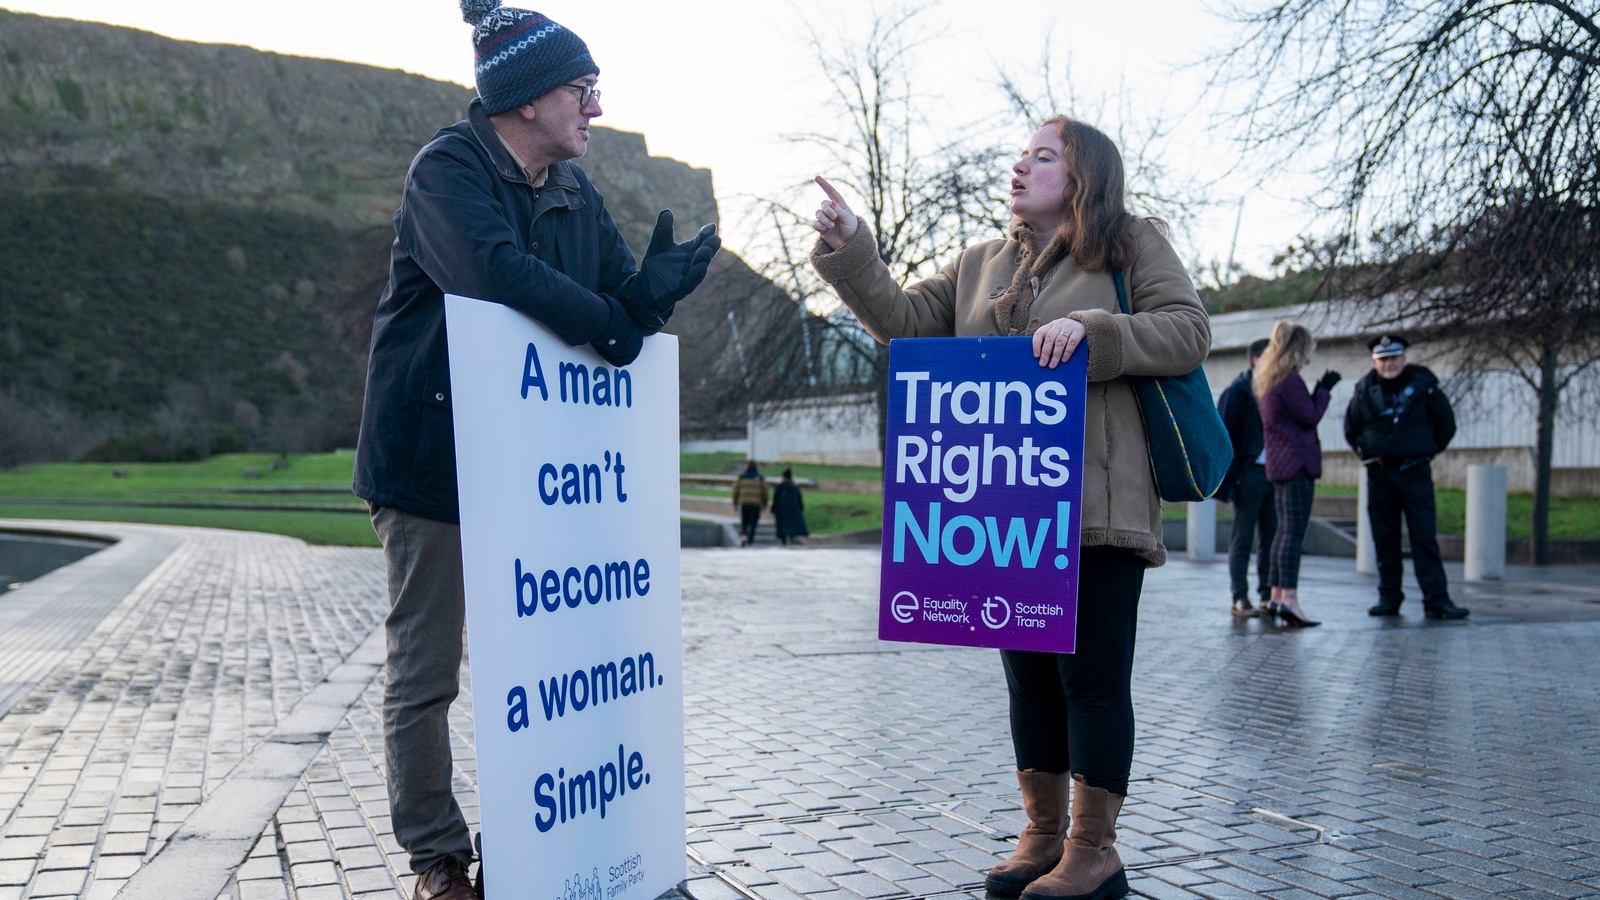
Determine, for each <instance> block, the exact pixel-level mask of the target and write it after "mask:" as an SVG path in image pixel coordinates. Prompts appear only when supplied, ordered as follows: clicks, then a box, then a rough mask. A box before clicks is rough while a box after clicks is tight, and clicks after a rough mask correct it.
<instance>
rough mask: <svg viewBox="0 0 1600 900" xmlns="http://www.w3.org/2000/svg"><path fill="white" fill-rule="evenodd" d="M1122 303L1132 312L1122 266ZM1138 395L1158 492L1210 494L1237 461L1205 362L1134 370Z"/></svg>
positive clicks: (1185, 497) (1179, 496) (1117, 278)
mask: <svg viewBox="0 0 1600 900" xmlns="http://www.w3.org/2000/svg"><path fill="white" fill-rule="evenodd" d="M1111 279H1112V281H1114V282H1116V285H1117V303H1118V304H1119V305H1120V306H1121V307H1122V312H1123V313H1124V314H1125V315H1130V316H1131V315H1133V307H1132V305H1131V304H1129V302H1128V289H1127V286H1126V285H1125V284H1124V283H1123V279H1122V270H1121V269H1118V270H1115V271H1113V272H1112V273H1111ZM1128 381H1129V382H1131V383H1132V384H1133V396H1134V398H1135V399H1137V400H1138V402H1139V417H1140V418H1142V419H1143V420H1144V434H1145V440H1146V442H1147V443H1148V444H1149V445H1150V472H1151V474H1153V475H1154V476H1155V480H1156V493H1157V494H1159V495H1160V497H1161V499H1163V500H1168V501H1172V502H1175V503H1177V502H1191V503H1192V502H1196V501H1200V500H1205V499H1207V498H1209V497H1210V496H1211V495H1212V494H1215V493H1216V492H1217V488H1218V487H1220V486H1221V485H1222V478H1223V476H1224V475H1227V474H1228V465H1229V464H1230V463H1232V462H1233V442H1232V441H1230V440H1229V439H1228V429H1227V428H1226V427H1224V426H1223V424H1222V416H1220V415H1218V414H1217V404H1216V401H1215V400H1214V399H1213V398H1212V396H1211V385H1210V383H1208V382H1207V381H1206V370H1205V367H1204V366H1195V367H1194V369H1193V370H1192V371H1190V372H1189V373H1188V374H1185V375H1129V376H1128Z"/></svg>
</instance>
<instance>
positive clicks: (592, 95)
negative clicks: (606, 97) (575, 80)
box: [562, 84, 600, 109]
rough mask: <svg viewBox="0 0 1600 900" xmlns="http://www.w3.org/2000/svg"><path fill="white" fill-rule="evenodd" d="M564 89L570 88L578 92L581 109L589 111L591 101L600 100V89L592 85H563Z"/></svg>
mask: <svg viewBox="0 0 1600 900" xmlns="http://www.w3.org/2000/svg"><path fill="white" fill-rule="evenodd" d="M562 87H569V88H572V89H573V90H575V91H577V92H578V108H579V109H588V108H589V102H590V101H595V102H598V101H599V100H600V89H599V88H597V87H595V86H594V85H592V84H563V85H562Z"/></svg>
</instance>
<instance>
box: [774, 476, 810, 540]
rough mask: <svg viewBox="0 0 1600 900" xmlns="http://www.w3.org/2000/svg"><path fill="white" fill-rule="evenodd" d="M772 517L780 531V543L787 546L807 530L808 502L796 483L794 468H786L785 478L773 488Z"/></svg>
mask: <svg viewBox="0 0 1600 900" xmlns="http://www.w3.org/2000/svg"><path fill="white" fill-rule="evenodd" d="M772 518H773V520H774V522H775V523H776V527H777V531H778V543H780V544H783V545H785V546H787V545H788V543H789V540H790V539H791V538H793V539H794V540H795V542H796V543H799V540H800V538H801V537H802V536H804V535H807V534H810V533H811V532H810V531H807V530H806V502H805V500H804V499H803V498H802V497H801V496H800V485H798V484H795V483H794V470H793V469H784V470H783V480H782V481H780V482H778V486H777V487H775V488H773V489H772Z"/></svg>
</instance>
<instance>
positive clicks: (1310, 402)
mask: <svg viewBox="0 0 1600 900" xmlns="http://www.w3.org/2000/svg"><path fill="white" fill-rule="evenodd" d="M1316 347H1317V342H1316V341H1315V340H1313V339H1312V337H1311V332H1309V331H1307V330H1306V329H1305V327H1304V326H1301V325H1296V324H1294V323H1292V322H1279V323H1278V324H1277V325H1276V326H1274V327H1273V329H1272V340H1271V341H1269V342H1268V343H1267V349H1266V350H1265V351H1263V352H1262V354H1261V361H1260V362H1259V363H1257V364H1256V374H1255V377H1254V378H1253V379H1252V380H1251V384H1250V387H1251V390H1252V391H1254V392H1255V395H1256V404H1257V406H1259V407H1260V409H1261V437H1262V442H1263V443H1264V444H1265V445H1266V454H1267V481H1269V482H1271V483H1272V495H1273V505H1274V507H1275V510H1276V512H1277V517H1278V531H1277V533H1276V534H1275V535H1273V538H1272V555H1271V579H1270V580H1271V582H1272V599H1271V600H1269V601H1268V602H1267V608H1266V609H1265V610H1264V611H1263V612H1262V615H1264V616H1266V617H1267V618H1268V619H1271V618H1272V617H1273V616H1277V617H1278V618H1280V619H1282V620H1283V621H1284V622H1285V623H1287V624H1289V625H1294V626H1297V627H1309V626H1313V625H1321V624H1322V623H1321V622H1313V621H1312V620H1311V619H1310V618H1309V617H1307V616H1306V613H1305V610H1304V609H1302V608H1301V607H1300V591H1299V584H1300V549H1301V546H1302V544H1303V542H1304V541H1305V536H1306V528H1307V527H1308V526H1309V525H1310V524H1311V500H1312V496H1313V495H1314V493H1315V491H1316V487H1315V482H1316V480H1317V479H1318V478H1321V477H1322V442H1321V441H1320V440H1318V438H1317V423H1318V422H1321V421H1322V415H1323V413H1325V412H1327V411H1328V398H1329V396H1330V395H1331V392H1332V390H1333V386H1334V385H1335V384H1337V383H1338V382H1339V377H1340V376H1339V373H1338V372H1335V371H1333V370H1332V369H1329V370H1328V371H1326V372H1324V373H1323V374H1322V377H1321V378H1320V379H1318V380H1317V385H1316V387H1315V389H1312V390H1307V388H1306V383H1305V381H1304V380H1302V379H1301V377H1300V370H1301V369H1302V368H1304V367H1305V366H1306V365H1307V364H1308V363H1310V362H1311V353H1312V351H1313V350H1315V349H1316Z"/></svg>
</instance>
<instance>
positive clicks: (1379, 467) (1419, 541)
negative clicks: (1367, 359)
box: [1344, 334, 1471, 619]
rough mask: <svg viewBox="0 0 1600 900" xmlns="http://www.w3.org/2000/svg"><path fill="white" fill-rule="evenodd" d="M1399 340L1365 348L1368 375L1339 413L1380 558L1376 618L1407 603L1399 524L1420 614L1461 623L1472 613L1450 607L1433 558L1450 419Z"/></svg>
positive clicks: (1439, 393) (1445, 402) (1452, 426)
mask: <svg viewBox="0 0 1600 900" xmlns="http://www.w3.org/2000/svg"><path fill="white" fill-rule="evenodd" d="M1409 344H1410V342H1409V341H1407V340H1406V339H1405V337H1404V336H1402V335H1395V334H1386V335H1382V336H1380V337H1376V338H1373V339H1372V340H1370V341H1368V342H1367V348H1368V349H1370V350H1371V351H1372V371H1371V372H1368V373H1367V374H1366V376H1365V377H1363V378H1362V379H1361V380H1360V381H1359V382H1357V383H1356V390H1355V394H1353V395H1352V396H1351V397H1350V405H1349V407H1347V408H1346V409H1345V413H1344V439H1345V441H1346V442H1347V443H1349V444H1350V449H1352V450H1354V451H1356V455H1357V456H1360V457H1361V461H1362V463H1363V464H1364V465H1365V466H1366V467H1367V520H1368V521H1369V522H1370V523H1371V525H1372V544H1373V549H1374V550H1376V551H1377V555H1378V602H1377V603H1376V604H1375V605H1374V606H1373V607H1372V608H1371V609H1368V610H1367V613H1368V614H1369V615H1374V616H1397V615H1399V614H1400V603H1401V601H1403V600H1404V599H1405V593H1404V591H1402V590H1401V587H1400V583H1401V575H1402V569H1403V563H1402V561H1401V549H1400V517H1401V516H1402V515H1404V516H1405V520H1406V529H1407V530H1408V531H1409V532H1410V533H1411V564H1412V567H1413V568H1414V569H1415V570H1416V573H1417V585H1418V587H1420V588H1421V589H1422V609H1423V613H1424V614H1425V615H1427V616H1428V617H1429V618H1433V619H1464V618H1466V617H1467V616H1468V615H1469V614H1470V612H1471V610H1468V609H1465V608H1463V607H1460V606H1457V605H1455V603H1453V602H1452V601H1451V600H1450V585H1449V583H1448V582H1447V581H1446V579H1445V574H1444V563H1443V561H1442V560H1441V559H1440V557H1439V540H1438V535H1437V517H1436V516H1435V514H1434V500H1433V470H1432V465H1431V464H1432V461H1433V457H1434V456H1435V455H1437V454H1438V453H1439V452H1440V451H1442V450H1444V448H1445V447H1447V446H1449V444H1450V439H1451V438H1453V437H1455V434H1456V416H1455V412H1454V411H1453V410H1451V408H1450V400H1449V398H1447V397H1446V396H1445V395H1444V391H1443V390H1441V389H1440V388H1439V379H1438V378H1436V377H1435V376H1434V374H1433V373H1432V372H1430V371H1428V370H1427V369H1426V368H1424V367H1422V366H1415V365H1407V364H1406V347H1407V346H1409Z"/></svg>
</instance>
